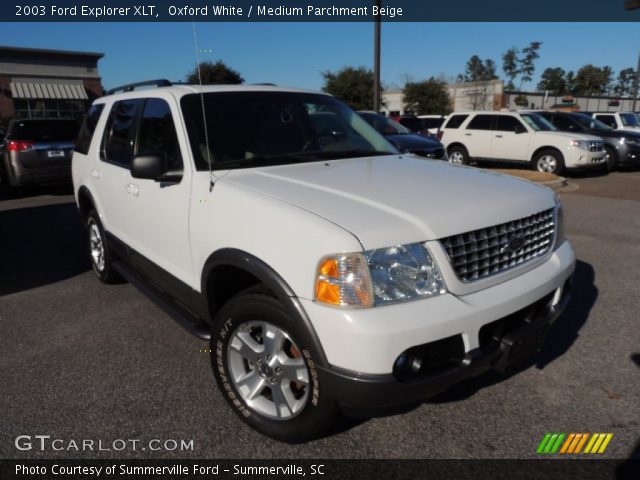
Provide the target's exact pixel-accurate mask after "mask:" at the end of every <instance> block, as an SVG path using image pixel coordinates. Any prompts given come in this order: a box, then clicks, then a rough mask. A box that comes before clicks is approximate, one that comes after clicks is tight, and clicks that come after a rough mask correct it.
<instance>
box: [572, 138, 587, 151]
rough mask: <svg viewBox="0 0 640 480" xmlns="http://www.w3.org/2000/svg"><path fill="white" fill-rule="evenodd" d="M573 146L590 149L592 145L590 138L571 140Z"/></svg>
mask: <svg viewBox="0 0 640 480" xmlns="http://www.w3.org/2000/svg"><path fill="white" fill-rule="evenodd" d="M571 146H572V147H578V148H581V149H582V150H589V147H590V146H591V141H589V140H571Z"/></svg>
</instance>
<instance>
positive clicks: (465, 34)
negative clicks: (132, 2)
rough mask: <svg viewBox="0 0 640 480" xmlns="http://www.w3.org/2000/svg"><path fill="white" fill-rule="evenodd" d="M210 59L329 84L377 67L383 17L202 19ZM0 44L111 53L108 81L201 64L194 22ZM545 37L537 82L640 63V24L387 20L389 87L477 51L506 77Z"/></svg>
mask: <svg viewBox="0 0 640 480" xmlns="http://www.w3.org/2000/svg"><path fill="white" fill-rule="evenodd" d="M195 30H196V38H197V42H198V46H199V50H200V51H201V52H202V53H200V60H201V61H205V60H211V61H217V60H222V61H223V62H225V63H226V64H227V65H229V66H230V67H232V68H234V69H235V70H237V71H239V72H240V74H241V75H242V76H243V77H244V79H245V81H246V82H247V83H261V82H271V83H275V84H277V85H283V86H292V87H301V88H309V89H315V90H319V89H321V88H322V85H323V78H322V74H321V72H323V71H337V70H339V69H341V68H342V67H345V66H365V67H367V68H372V66H373V24H372V23H368V22H358V23H325V22H316V23H312V22H299V23H294V22H287V23H249V22H246V23H205V22H201V23H196V24H195ZM0 32H2V35H1V36H0V44H2V45H8V46H16V47H31V48H50V49H60V50H82V51H92V52H101V53H104V54H105V56H104V58H103V59H101V60H100V61H99V63H98V67H99V71H100V74H101V76H102V83H103V85H104V86H105V87H106V88H112V87H115V86H118V85H121V84H126V83H131V82H136V81H142V80H148V79H155V78H167V79H169V80H184V77H185V75H186V73H187V72H188V71H189V70H191V69H193V67H194V65H195V61H196V55H195V47H194V25H193V24H192V23H190V22H185V23H0ZM531 41H541V42H542V47H541V49H540V51H539V54H540V58H539V59H538V60H537V61H536V64H535V66H536V71H535V74H534V79H533V81H532V82H531V83H530V84H528V85H527V84H525V85H524V88H525V89H531V90H532V89H535V85H536V84H537V82H538V80H539V75H540V73H542V71H543V70H544V69H545V68H546V67H562V68H564V69H565V70H567V71H568V70H577V69H578V68H580V67H581V66H582V65H585V64H587V63H591V64H593V65H596V66H605V65H608V66H610V67H612V68H613V70H614V76H617V73H618V71H620V70H621V69H623V68H627V67H633V68H635V67H636V64H637V61H638V53H640V28H638V24H637V23H633V22H628V23H551V22H549V23H426V22H423V23H405V22H395V23H383V25H382V47H381V78H382V83H383V86H385V87H402V85H403V84H404V82H405V80H406V79H410V80H413V81H419V80H423V79H426V78H429V77H431V76H435V77H439V76H443V77H444V78H446V79H451V80H452V79H454V78H455V76H456V75H457V74H459V73H462V72H463V71H464V68H465V64H466V62H467V60H468V59H469V57H471V56H472V55H478V56H480V57H481V58H483V59H484V58H491V59H492V60H494V61H495V62H496V63H497V65H498V75H501V74H502V70H501V65H502V60H501V55H502V53H504V52H505V51H506V50H507V49H508V48H510V47H518V48H523V47H525V46H527V45H528V44H529V43H530V42H531Z"/></svg>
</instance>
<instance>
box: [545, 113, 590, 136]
mask: <svg viewBox="0 0 640 480" xmlns="http://www.w3.org/2000/svg"><path fill="white" fill-rule="evenodd" d="M547 120H548V118H547ZM551 123H553V124H554V125H555V127H556V128H557V129H558V130H562V131H563V132H577V131H580V130H582V129H581V128H580V127H579V126H578V125H576V123H575V122H574V120H572V119H570V118H567V117H565V116H557V115H556V116H554V117H553V120H551Z"/></svg>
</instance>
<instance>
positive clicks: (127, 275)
mask: <svg viewBox="0 0 640 480" xmlns="http://www.w3.org/2000/svg"><path fill="white" fill-rule="evenodd" d="M112 268H113V269H114V270H115V271H116V272H118V273H119V274H120V275H122V277H123V278H124V279H125V280H127V281H128V282H129V283H131V285H133V286H134V287H136V288H137V289H138V290H140V291H141V292H142V293H144V294H145V295H146V296H147V297H149V299H150V300H151V301H152V302H153V303H155V304H156V305H157V306H158V307H160V308H161V309H162V310H164V311H165V313H167V314H168V315H169V316H170V317H171V318H173V319H174V320H175V321H176V322H178V324H180V325H181V326H182V327H184V328H185V329H187V331H188V332H189V333H191V334H192V335H195V336H196V337H198V338H200V339H202V340H209V339H210V338H211V327H210V326H209V325H207V323H205V322H204V321H202V320H201V319H199V318H197V317H196V316H195V315H193V314H192V313H190V312H189V311H187V309H185V308H183V307H182V306H180V305H179V304H178V303H176V301H175V300H174V299H173V297H171V296H170V295H168V294H167V293H165V292H163V291H162V290H160V289H159V288H156V287H155V286H153V285H152V284H150V283H149V282H148V281H147V280H146V279H145V278H144V277H143V276H142V275H140V274H139V273H138V272H137V271H135V270H134V269H133V268H131V267H129V265H127V264H125V263H124V262H122V261H114V262H113V263H112Z"/></svg>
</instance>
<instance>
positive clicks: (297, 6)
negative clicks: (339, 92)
mask: <svg viewBox="0 0 640 480" xmlns="http://www.w3.org/2000/svg"><path fill="white" fill-rule="evenodd" d="M634 1H635V0H634ZM379 3H380V7H377V4H378V2H376V0H308V1H304V0H209V1H203V0H186V1H182V2H175V1H171V0H168V1H167V0H145V1H140V0H128V1H123V0H116V1H111V0H110V1H108V2H107V1H94V0H58V1H56V2H50V1H47V2H44V1H40V0H28V1H24V0H16V1H15V2H2V3H1V4H0V21H3V22H192V21H196V22H287V21H293V22H367V21H372V20H374V18H376V16H377V15H379V17H380V19H381V20H382V21H385V22H451V21H482V22H486V21H497V22H501V21H568V22H604V21H614V22H636V21H639V20H640V9H635V10H634V9H633V8H635V7H634V5H635V4H636V3H637V2H635V3H634V2H628V1H627V0H561V1H556V0H537V1H535V2H515V1H513V0H482V1H480V0H455V1H453V2H447V1H442V0H386V1H385V0H382V1H381V2H379ZM625 6H626V7H627V8H625ZM629 7H631V8H629Z"/></svg>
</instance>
